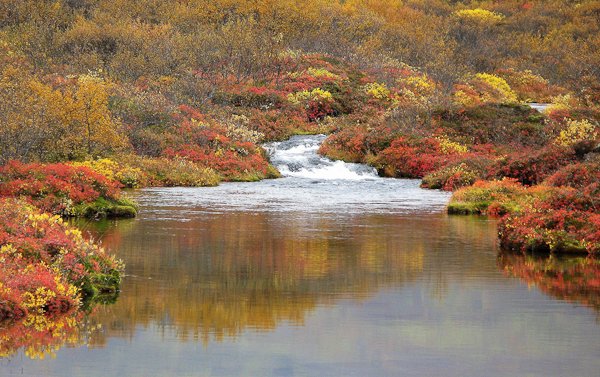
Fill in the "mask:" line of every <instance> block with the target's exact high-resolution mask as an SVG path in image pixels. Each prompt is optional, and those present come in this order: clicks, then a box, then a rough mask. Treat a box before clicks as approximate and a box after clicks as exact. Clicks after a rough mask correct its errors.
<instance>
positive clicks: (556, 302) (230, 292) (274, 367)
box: [0, 136, 600, 377]
mask: <svg viewBox="0 0 600 377" xmlns="http://www.w3.org/2000/svg"><path fill="white" fill-rule="evenodd" d="M322 140H323V136H297V137H294V138H292V139H290V140H289V141H286V142H281V143H272V144H270V145H268V146H266V147H267V148H268V149H269V150H270V151H271V155H272V161H273V163H274V164H276V165H277V167H278V168H279V169H280V171H281V172H282V173H283V174H284V176H285V177H284V178H281V179H276V180H267V181H262V182H257V183H226V184H222V185H221V186H219V187H214V188H152V189H144V190H139V191H136V192H134V193H133V195H134V196H135V199H136V200H138V201H139V203H140V204H141V213H140V216H139V217H138V218H136V219H132V220H121V221H104V222H80V223H79V225H80V226H81V227H82V228H84V229H85V230H86V231H88V232H90V233H91V234H92V235H94V236H95V237H97V238H99V239H100V240H101V241H102V243H103V244H104V246H105V247H107V248H109V249H111V250H112V251H113V252H114V253H116V254H117V255H118V257H119V258H122V259H123V260H124V261H125V263H126V265H127V270H126V273H127V276H126V277H125V279H124V281H123V286H122V292H121V295H120V297H119V299H118V300H117V302H116V303H114V304H112V305H100V306H97V307H96V308H95V309H94V310H93V311H92V312H91V313H90V314H89V315H88V316H87V317H86V318H84V319H83V320H82V323H83V325H81V326H79V327H77V328H76V329H73V330H69V331H67V330H64V327H60V328H61V329H62V330H60V331H59V330H56V332H55V333H54V335H53V336H55V338H53V339H54V340H53V343H52V344H53V346H52V347H44V346H42V345H40V343H39V342H38V343H36V339H37V338H35V337H32V339H33V340H32V344H31V346H30V347H29V348H28V349H17V350H3V352H4V353H5V354H7V355H9V356H7V357H5V358H3V359H1V361H0V375H2V376H86V377H92V376H400V375H401V376H461V377H463V376H521V375H527V376H596V375H597V373H598V370H600V358H598V355H600V343H599V342H598V339H600V326H598V312H597V311H596V310H595V309H593V308H590V307H588V306H586V305H585V303H584V302H582V301H577V300H575V301H566V300H565V297H558V296H557V295H549V294H547V293H544V292H543V291H541V290H539V289H538V288H536V287H535V286H534V285H529V284H528V283H527V282H526V281H522V280H519V279H516V278H512V277H509V276H507V275H506V274H505V273H504V269H505V266H504V264H502V263H512V262H511V261H510V260H509V261H504V262H502V263H501V262H500V261H499V259H498V248H497V235H496V224H495V222H494V221H492V220H488V219H485V218H480V217H450V216H447V215H446V214H445V206H446V203H447V201H448V199H449V194H448V193H443V192H439V191H431V190H422V189H420V188H419V181H418V180H397V179H385V178H380V177H377V175H376V174H375V172H374V171H373V170H372V169H371V168H369V167H366V166H363V165H356V164H345V163H342V162H333V161H330V160H327V159H325V158H322V157H320V156H318V155H317V154H316V150H317V148H318V145H319V144H320V143H321V141H322ZM57 328H58V326H57ZM10 336H13V337H15V336H17V335H16V334H15V333H12V335H10ZM32 355H37V356H39V355H44V358H43V359H42V360H39V359H32V358H31V357H32Z"/></svg>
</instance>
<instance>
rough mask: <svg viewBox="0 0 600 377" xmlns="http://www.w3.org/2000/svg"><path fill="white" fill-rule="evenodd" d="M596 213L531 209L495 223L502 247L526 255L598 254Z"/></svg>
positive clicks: (598, 216) (599, 238)
mask: <svg viewBox="0 0 600 377" xmlns="http://www.w3.org/2000/svg"><path fill="white" fill-rule="evenodd" d="M599 227H600V214H598V213H594V212H588V211H578V210H568V209H549V210H545V211H539V210H537V211H536V210H531V211H526V212H523V213H518V214H514V215H510V216H507V217H505V218H503V219H502V221H501V222H500V224H499V234H500V241H501V245H502V247H503V248H506V249H511V250H522V251H528V252H536V251H537V252H540V251H541V252H556V253H585V252H589V253H598V252H600V233H599V232H598V229H599Z"/></svg>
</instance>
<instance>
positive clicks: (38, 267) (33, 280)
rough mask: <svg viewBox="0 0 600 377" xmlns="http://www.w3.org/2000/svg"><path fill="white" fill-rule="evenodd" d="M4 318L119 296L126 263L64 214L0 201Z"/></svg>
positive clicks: (0, 292)
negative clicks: (102, 295)
mask: <svg viewBox="0 0 600 377" xmlns="http://www.w3.org/2000/svg"><path fill="white" fill-rule="evenodd" d="M0 261H1V262H2V263H0V297H1V298H0V319H6V318H19V317H25V316H29V315H51V314H56V313H67V312H70V311H72V310H76V309H78V308H79V306H80V304H81V300H82V299H86V298H87V299H89V298H91V297H94V296H95V295H97V294H98V293H100V292H113V293H114V292H116V291H117V290H118V288H119V284H120V274H121V271H122V264H121V263H120V262H119V261H118V260H116V259H115V258H114V257H112V256H110V255H108V254H106V253H105V251H104V250H103V249H102V248H100V247H98V246H97V245H95V244H94V243H92V242H90V241H88V240H85V239H84V238H83V236H82V234H81V232H80V231H79V230H77V229H75V228H73V227H71V226H69V225H67V224H66V223H65V222H64V221H63V220H62V219H61V217H60V216H58V215H50V214H46V213H41V212H39V210H37V209H34V208H33V207H32V206H31V205H29V204H26V203H25V202H22V201H18V200H16V199H0Z"/></svg>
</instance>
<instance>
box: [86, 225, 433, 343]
mask: <svg viewBox="0 0 600 377" xmlns="http://www.w3.org/2000/svg"><path fill="white" fill-rule="evenodd" d="M257 216H263V215H256V214H247V215H246V214H242V215H239V216H238V215H232V216H223V217H218V218H211V219H198V218H196V219H193V220H192V222H191V223H187V225H186V226H185V227H179V226H173V227H172V228H171V232H172V234H174V235H175V237H173V238H171V237H169V240H168V241H167V240H164V242H168V245H169V246H168V255H169V256H168V258H169V259H170V260H171V263H169V264H167V265H166V264H165V263H164V259H163V258H164V257H166V255H165V249H166V248H165V244H164V243H163V241H161V239H160V238H152V239H147V236H145V237H146V238H145V239H144V240H142V239H140V238H139V237H140V236H141V235H142V234H143V233H145V231H144V228H142V229H140V228H139V227H140V226H144V222H135V223H134V222H131V223H130V224H132V225H134V226H136V227H137V228H136V231H135V232H131V233H126V234H125V235H124V236H122V237H121V235H120V227H119V228H116V229H113V231H109V232H108V233H106V235H105V237H104V238H103V242H104V244H111V243H113V242H116V243H117V244H118V247H117V245H113V247H115V248H117V249H119V250H121V251H122V252H124V253H128V255H127V256H125V255H124V257H126V258H127V260H128V261H129V262H128V269H129V271H130V273H131V274H137V273H138V272H137V271H142V270H143V271H145V272H146V273H147V272H148V271H152V273H155V274H157V273H160V274H161V276H163V274H164V276H170V279H169V280H168V281H165V280H163V279H149V280H146V279H144V280H139V279H125V281H124V286H123V293H122V295H121V297H119V302H118V303H117V304H116V305H115V306H114V307H112V308H111V310H110V317H111V318H115V317H117V318H121V320H122V321H123V322H125V323H127V322H129V321H130V322H131V323H130V324H128V325H126V326H125V327H126V331H129V330H131V331H133V329H135V325H140V324H141V325H147V324H150V323H151V322H152V321H154V320H156V319H157V318H168V319H169V320H170V321H172V325H173V326H176V328H177V333H178V334H180V336H181V337H183V338H187V337H192V336H194V337H197V338H200V339H202V340H204V341H206V342H208V341H209V340H211V339H213V338H214V339H221V338H223V337H227V336H235V335H237V334H239V333H240V332H242V331H244V330H247V329H255V330H270V329H273V328H275V327H276V326H277V325H278V324H279V323H281V322H286V321H287V322H291V323H294V324H301V323H302V322H303V321H304V318H305V316H306V313H308V312H310V311H311V310H313V309H314V308H315V307H316V306H318V305H321V304H323V303H328V302H330V301H332V300H334V299H335V297H336V296H338V295H345V294H349V295H351V296H352V297H363V296H366V295H368V294H369V293H370V292H372V291H374V290H376V288H377V287H380V286H382V285H385V284H387V283H388V282H395V283H397V282H402V281H405V280H411V279H412V278H413V277H414V276H416V275H417V274H419V273H420V271H421V270H422V269H423V265H424V257H423V252H424V249H425V247H423V246H422V245H420V244H411V245H410V246H407V247H406V250H402V252H389V251H390V250H393V249H394V248H397V247H398V246H397V245H396V244H394V243H393V241H392V240H389V239H385V237H383V235H382V234H381V233H380V231H381V232H385V229H384V228H383V227H381V228H378V227H376V228H374V229H375V230H373V229H365V230H364V233H361V234H356V240H355V241H347V242H349V243H348V244H345V246H340V245H339V242H340V241H339V240H335V239H330V238H329V237H327V236H325V234H326V232H327V230H326V229H331V224H328V223H320V224H319V228H321V227H322V228H323V229H324V234H323V235H322V236H319V237H318V238H316V239H312V238H310V239H298V231H297V225H298V224H297V223H294V222H293V221H292V222H290V223H289V225H286V224H283V226H284V227H285V228H284V229H281V228H280V227H279V226H280V225H281V224H280V223H278V222H277V221H275V222H271V221H266V219H264V218H257ZM120 224H121V222H119V225H120ZM275 224H280V225H275ZM94 225H95V224H94ZM188 225H189V226H190V227H188ZM191 229H205V230H204V231H201V232H197V231H193V232H190V230H191ZM239 229H244V230H245V231H241V232H240V231H239ZM361 232H362V230H361ZM257 234H260V235H261V237H256V235H257ZM263 235H264V236H263ZM382 238H383V239H385V240H384V241H382ZM265 239H269V240H271V241H269V242H268V243H266V244H265V241H264V240H265ZM350 242H351V243H350ZM354 242H356V243H354ZM140 250H144V251H143V254H144V256H143V258H142V257H140V254H139V253H140V252H141V251H140ZM349 250H352V252H351V253H348V251H349ZM108 331H110V329H108ZM115 331H116V332H117V333H118V334H119V335H122V332H121V331H122V328H119V329H115Z"/></svg>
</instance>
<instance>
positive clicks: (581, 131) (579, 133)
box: [554, 119, 600, 147]
mask: <svg viewBox="0 0 600 377" xmlns="http://www.w3.org/2000/svg"><path fill="white" fill-rule="evenodd" d="M565 123H566V125H565V127H564V129H563V130H561V131H560V134H559V135H558V137H557V138H556V139H555V140H554V142H555V143H556V144H557V145H561V146H564V147H568V146H572V145H574V144H576V143H580V142H582V141H586V140H589V141H593V140H596V139H598V137H600V131H599V130H600V127H598V126H597V125H596V124H594V123H592V122H590V121H589V120H587V119H582V120H574V119H565Z"/></svg>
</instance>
